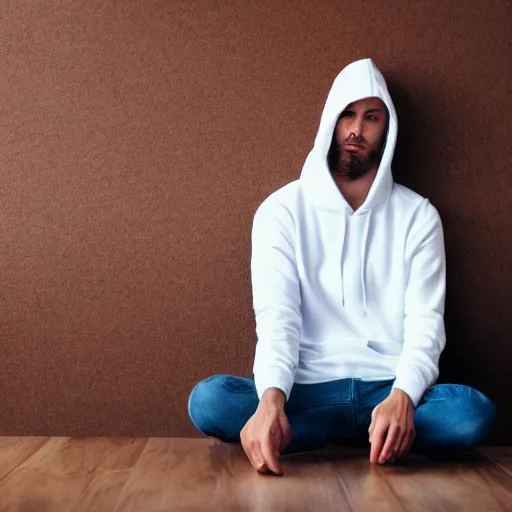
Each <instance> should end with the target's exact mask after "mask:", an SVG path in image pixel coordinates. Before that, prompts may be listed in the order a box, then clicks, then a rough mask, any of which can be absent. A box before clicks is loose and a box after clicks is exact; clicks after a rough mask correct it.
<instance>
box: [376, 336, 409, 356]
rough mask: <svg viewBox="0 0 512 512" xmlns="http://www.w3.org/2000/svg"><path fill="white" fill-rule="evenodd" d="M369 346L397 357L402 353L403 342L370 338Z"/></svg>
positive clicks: (385, 354) (383, 353) (378, 351)
mask: <svg viewBox="0 0 512 512" xmlns="http://www.w3.org/2000/svg"><path fill="white" fill-rule="evenodd" d="M367 347H368V348H370V349H372V350H374V351H375V352H377V353H379V354H382V355H384V356H392V357H397V356H399V355H400V354H401V353H402V348H403V344H402V343H397V342H396V341H375V340H368V343H367Z"/></svg>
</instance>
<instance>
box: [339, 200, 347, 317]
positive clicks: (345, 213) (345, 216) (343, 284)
mask: <svg viewBox="0 0 512 512" xmlns="http://www.w3.org/2000/svg"><path fill="white" fill-rule="evenodd" d="M346 235H347V211H346V210H343V237H342V239H341V256H340V266H341V305H342V306H343V307H345V282H344V279H343V251H344V249H345V238H346Z"/></svg>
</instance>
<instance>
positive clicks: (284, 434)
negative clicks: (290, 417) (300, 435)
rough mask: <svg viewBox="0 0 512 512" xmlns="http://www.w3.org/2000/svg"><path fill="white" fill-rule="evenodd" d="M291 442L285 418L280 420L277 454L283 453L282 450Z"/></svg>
mask: <svg viewBox="0 0 512 512" xmlns="http://www.w3.org/2000/svg"><path fill="white" fill-rule="evenodd" d="M291 440H292V429H291V428H290V424H289V423H288V421H287V420H286V418H284V419H282V420H281V444H280V446H279V452H283V451H284V449H285V448H286V447H287V446H288V445H289V444H290V441H291Z"/></svg>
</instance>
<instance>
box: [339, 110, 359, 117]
mask: <svg viewBox="0 0 512 512" xmlns="http://www.w3.org/2000/svg"><path fill="white" fill-rule="evenodd" d="M354 115H355V114H354V112H353V111H352V110H344V111H343V112H342V113H341V114H340V117H352V116H354Z"/></svg>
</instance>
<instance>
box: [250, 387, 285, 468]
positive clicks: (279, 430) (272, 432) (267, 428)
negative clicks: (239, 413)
mask: <svg viewBox="0 0 512 512" xmlns="http://www.w3.org/2000/svg"><path fill="white" fill-rule="evenodd" d="M285 401H286V397H285V394H284V393H283V392H282V391H281V390H280V389H277V388H270V389H267V390H266V391H265V393H264V394H263V396H262V397H261V400H260V403H259V405H258V409H256V412H255V413H254V415H253V416H252V417H251V418H250V419H249V421H248V422H247V423H246V424H245V426H244V428H243V429H242V431H241V432H240V440H241V441H242V447H243V449H244V451H245V453H246V454H247V457H248V458H249V461H250V462H251V464H252V465H253V466H254V468H255V469H256V470H257V471H258V472H260V473H267V471H268V470H270V471H272V472H273V473H275V474H276V475H282V474H283V472H282V470H281V466H280V465H279V461H278V457H279V454H280V453H281V452H282V451H283V450H284V449H285V448H286V446H288V443H289V442H290V440H291V438H292V432H291V429H290V424H289V423H288V419H287V418H286V414H285V413H284V403H285Z"/></svg>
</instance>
